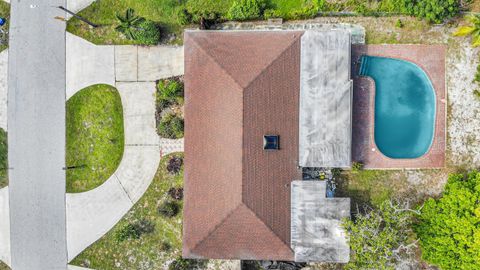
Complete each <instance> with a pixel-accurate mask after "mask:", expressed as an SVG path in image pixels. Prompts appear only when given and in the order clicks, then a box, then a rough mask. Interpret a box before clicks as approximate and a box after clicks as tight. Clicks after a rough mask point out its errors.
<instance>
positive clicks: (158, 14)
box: [67, 0, 184, 45]
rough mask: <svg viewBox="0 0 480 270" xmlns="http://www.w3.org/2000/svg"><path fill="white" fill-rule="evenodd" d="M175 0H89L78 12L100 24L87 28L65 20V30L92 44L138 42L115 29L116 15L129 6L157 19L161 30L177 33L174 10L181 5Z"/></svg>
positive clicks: (176, 20) (178, 33) (147, 16)
mask: <svg viewBox="0 0 480 270" xmlns="http://www.w3.org/2000/svg"><path fill="white" fill-rule="evenodd" d="M182 2H183V1H179V0H161V1H159V0H142V1H139V0H101V1H95V2H93V3H92V4H91V5H90V6H89V7H87V8H86V9H84V10H83V11H81V12H80V13H79V15H80V16H83V17H85V18H87V19H89V20H90V21H92V22H94V23H96V24H99V25H101V26H100V27H98V28H91V27H90V26H88V25H86V24H85V23H83V22H81V21H79V20H78V19H76V18H72V19H70V20H69V21H68V24H67V31H69V32H71V33H73V34H75V35H78V36H80V37H83V38H85V39H87V40H89V41H91V42H93V43H95V44H118V45H122V44H138V42H137V41H133V40H128V39H126V38H125V37H123V36H122V35H120V34H119V33H118V32H117V31H115V26H116V24H117V18H116V16H115V15H116V14H122V15H123V14H124V13H125V11H126V10H127V8H133V9H134V10H135V12H136V14H137V15H139V16H142V17H145V18H147V19H150V20H153V21H155V22H159V23H161V24H162V26H164V27H165V29H164V32H168V33H175V34H177V35H178V36H181V33H182V30H183V29H182V27H181V26H180V25H179V23H178V17H177V11H178V10H179V9H181V8H182V7H183V6H184V4H182Z"/></svg>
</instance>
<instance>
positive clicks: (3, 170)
mask: <svg viewBox="0 0 480 270" xmlns="http://www.w3.org/2000/svg"><path fill="white" fill-rule="evenodd" d="M6 186H8V145H7V132H6V131H5V130H3V129H1V128H0V188H4V187H6Z"/></svg>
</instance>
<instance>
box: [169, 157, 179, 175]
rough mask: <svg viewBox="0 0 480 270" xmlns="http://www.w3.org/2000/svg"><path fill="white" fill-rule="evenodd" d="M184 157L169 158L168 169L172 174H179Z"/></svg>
mask: <svg viewBox="0 0 480 270" xmlns="http://www.w3.org/2000/svg"><path fill="white" fill-rule="evenodd" d="M182 165H183V158H181V157H177V156H173V157H172V158H170V159H169V160H168V164H167V171H168V172H169V173H171V174H178V173H179V172H180V170H181V169H182Z"/></svg>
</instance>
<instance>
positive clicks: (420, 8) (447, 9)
mask: <svg viewBox="0 0 480 270" xmlns="http://www.w3.org/2000/svg"><path fill="white" fill-rule="evenodd" d="M404 1H405V6H406V7H407V9H408V11H409V12H410V14H411V15H413V16H415V17H418V18H421V19H425V20H426V21H428V22H431V23H442V22H443V21H445V20H447V19H451V18H453V17H454V16H456V15H457V14H458V13H459V12H460V1H458V0H404Z"/></svg>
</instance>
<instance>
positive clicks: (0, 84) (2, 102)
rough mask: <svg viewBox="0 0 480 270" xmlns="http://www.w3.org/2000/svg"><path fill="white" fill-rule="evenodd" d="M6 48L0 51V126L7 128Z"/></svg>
mask: <svg viewBox="0 0 480 270" xmlns="http://www.w3.org/2000/svg"><path fill="white" fill-rule="evenodd" d="M7 80H8V50H3V51H2V52H0V128H3V130H5V131H6V130H7V93H8V85H7Z"/></svg>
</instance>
